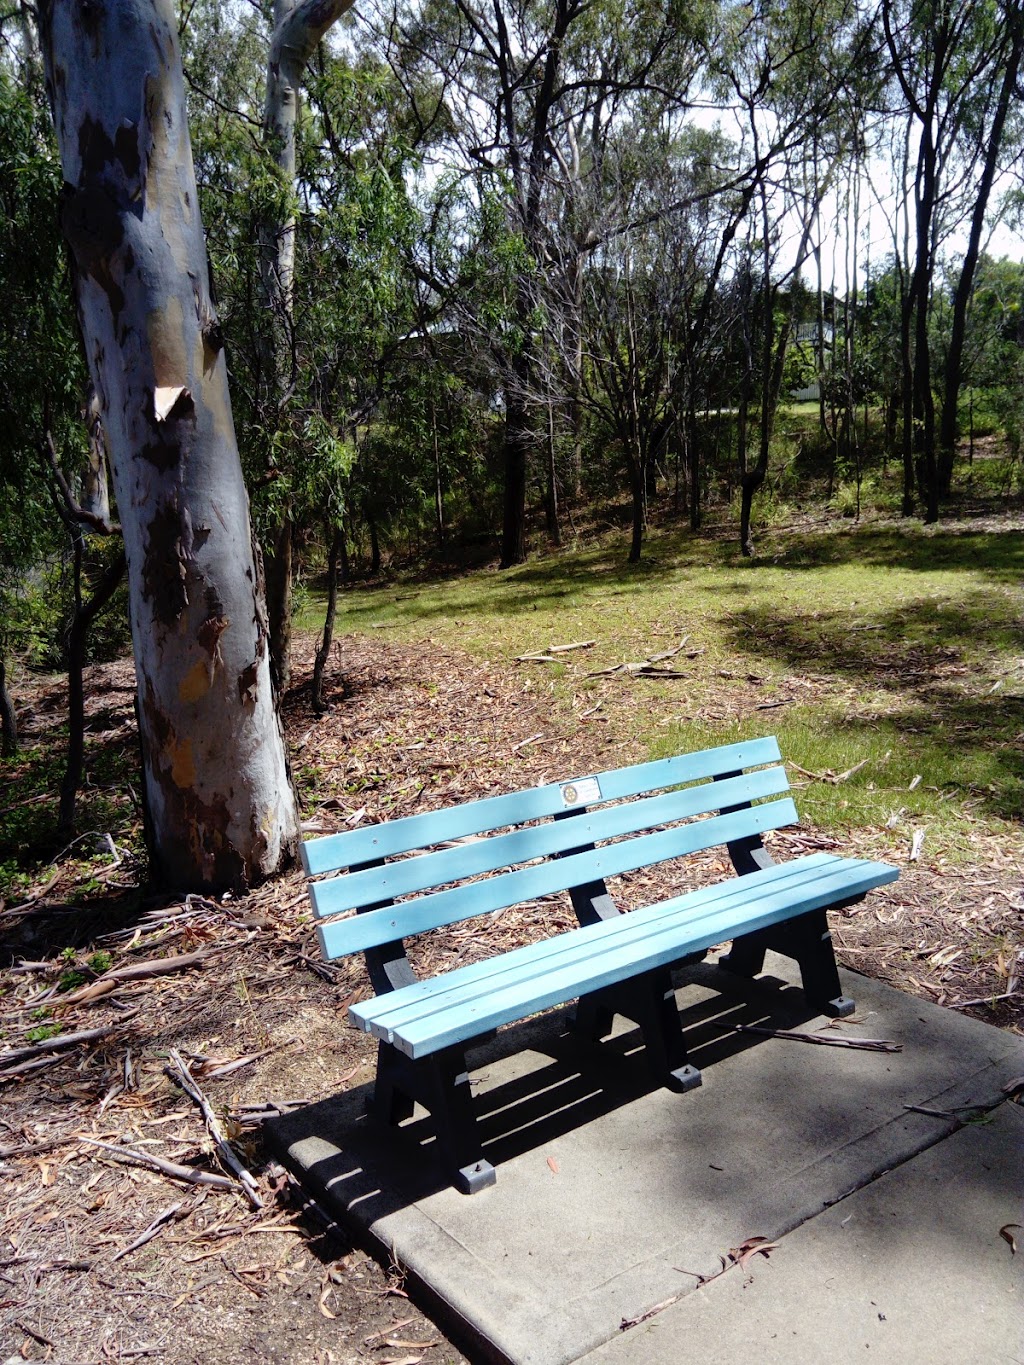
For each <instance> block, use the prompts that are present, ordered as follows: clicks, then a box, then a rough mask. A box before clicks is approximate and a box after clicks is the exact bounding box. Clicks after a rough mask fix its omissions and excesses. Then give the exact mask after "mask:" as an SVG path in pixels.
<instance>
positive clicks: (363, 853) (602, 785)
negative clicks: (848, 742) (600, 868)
mask: <svg viewBox="0 0 1024 1365" xmlns="http://www.w3.org/2000/svg"><path fill="white" fill-rule="evenodd" d="M780 757H781V756H780V754H779V745H778V741H777V740H776V739H775V738H773V737H767V738H764V739H752V740H743V741H741V742H740V743H739V744H725V745H722V746H720V747H719V748H716V749H705V750H704V751H703V752H701V753H696V754H677V755H675V756H674V757H672V758H662V759H655V760H654V761H653V762H650V763H637V764H634V765H633V766H632V767H629V768H618V769H612V770H610V771H608V772H603V773H596V774H593V775H592V776H590V777H588V778H577V779H574V780H573V781H572V782H571V783H570V782H553V783H549V784H548V785H547V786H544V787H532V788H527V789H526V790H525V791H521V792H510V793H507V794H506V795H502V796H488V797H485V798H484V799H483V800H480V801H468V802H466V803H465V804H464V805H461V806H452V807H450V808H449V809H447V810H438V811H424V812H422V813H421V814H419V815H406V816H403V817H401V818H400V819H398V820H389V821H387V822H385V823H384V824H380V825H373V826H370V827H368V828H367V829H354V830H343V831H342V832H341V833H339V834H328V835H326V836H325V837H324V838H322V839H308V840H306V841H305V842H304V843H303V844H302V845H301V848H300V854H301V858H302V864H303V867H304V868H305V870H306V872H307V873H308V874H309V875H310V876H315V875H317V874H318V873H321V872H337V871H338V870H339V869H340V868H343V867H353V866H355V865H357V864H359V863H368V862H372V861H374V860H376V859H379V858H390V857H393V856H394V855H396V854H399V853H408V852H410V851H412V850H414V849H422V848H428V847H430V846H431V845H433V844H439V843H444V842H446V841H447V840H449V839H462V838H465V837H466V836H467V835H472V834H482V833H484V832H486V831H488V830H492V829H502V828H503V827H504V826H506V825H519V824H522V823H524V822H525V821H528V820H541V819H544V818H545V817H547V816H551V815H555V814H558V813H559V812H561V811H564V810H570V809H572V807H573V804H576V803H573V802H570V801H568V800H567V799H566V796H565V792H566V788H567V787H569V786H576V787H578V788H580V789H581V792H582V793H585V792H586V791H587V790H588V789H592V784H593V783H595V782H596V783H597V786H598V788H599V789H600V792H601V796H600V801H601V802H604V801H620V800H624V799H625V798H627V797H631V796H638V795H640V793H641V792H647V791H654V790H657V789H658V788H661V787H673V786H679V785H681V784H682V783H686V782H697V781H700V780H701V779H704V778H709V777H718V776H720V775H721V774H722V773H731V772H739V771H740V770H741V769H743V768H756V767H761V766H763V765H765V764H768V763H778V762H779V759H780ZM578 804H579V805H588V806H592V805H594V804H596V803H595V802H594V801H592V800H590V799H587V798H585V797H584V798H583V799H581V800H580V801H579V802H578Z"/></svg>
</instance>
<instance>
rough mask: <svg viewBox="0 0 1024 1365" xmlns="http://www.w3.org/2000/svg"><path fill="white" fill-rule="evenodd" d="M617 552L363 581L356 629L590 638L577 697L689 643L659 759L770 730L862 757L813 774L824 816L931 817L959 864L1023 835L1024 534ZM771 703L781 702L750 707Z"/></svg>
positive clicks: (908, 528) (919, 820)
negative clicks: (619, 666)
mask: <svg viewBox="0 0 1024 1365" xmlns="http://www.w3.org/2000/svg"><path fill="white" fill-rule="evenodd" d="M624 560H625V554H624V547H623V545H622V543H621V541H619V540H616V541H615V542H614V544H609V545H606V546H602V547H601V548H598V549H587V550H568V551H563V552H557V553H551V554H548V555H545V556H541V557H539V558H535V559H532V560H531V561H530V562H529V563H528V564H526V565H524V566H522V567H520V568H518V569H515V570H512V571H506V572H499V571H498V570H496V569H486V570H481V571H477V572H473V573H469V574H466V575H464V576H461V577H450V578H446V579H434V580H429V581H414V580H411V579H410V580H400V581H397V582H395V583H393V584H390V585H388V586H386V587H375V588H367V589H356V590H354V591H351V592H349V593H347V594H346V595H345V596H344V598H343V602H342V608H341V624H342V628H343V629H346V630H349V631H353V632H360V631H365V632H367V633H369V632H371V631H376V630H380V629H386V630H387V632H388V635H389V638H393V639H395V640H397V641H414V640H419V641H421V640H424V639H432V640H435V641H436V642H437V643H438V644H439V645H443V646H446V647H452V648H461V649H464V650H466V651H468V652H469V653H471V654H473V655H476V656H477V657H481V658H485V659H489V660H492V661H504V662H505V663H507V665H508V667H509V668H512V669H514V668H517V667H518V665H516V664H514V663H513V662H512V660H513V659H514V656H515V655H517V654H520V653H525V652H527V651H529V650H537V649H543V648H544V647H546V646H547V645H549V644H553V643H559V642H566V641H570V640H582V639H590V638H596V639H597V641H598V643H597V645H596V646H595V647H594V648H593V649H592V650H591V651H589V652H588V654H587V655H586V656H582V655H579V654H576V655H567V656H566V662H565V663H564V664H559V665H553V666H549V667H548V668H547V669H546V670H545V672H544V675H543V677H544V681H545V682H547V683H552V684H553V686H554V691H555V693H556V694H557V695H561V696H562V697H563V699H565V700H566V701H568V700H570V699H571V698H572V697H573V696H576V697H577V698H578V697H580V696H584V697H585V696H586V695H587V694H588V692H594V693H596V692H597V691H598V690H599V689H600V688H601V687H602V686H606V685H607V684H606V680H604V679H601V680H587V679H586V678H585V677H584V674H585V673H586V672H587V671H589V670H591V669H595V668H600V667H608V666H610V665H611V664H614V663H618V662H624V661H627V660H633V659H640V658H644V657H646V656H647V655H650V654H651V653H653V652H655V651H657V650H661V649H665V648H668V647H670V646H671V645H673V644H674V643H675V642H677V641H678V640H679V639H680V638H681V637H682V636H683V635H688V636H689V637H690V645H691V646H692V647H697V648H701V649H703V650H704V653H703V654H702V655H701V656H700V657H699V658H697V659H695V660H693V661H691V662H687V663H686V664H684V665H683V666H684V667H685V668H686V669H687V671H688V674H689V673H691V672H692V680H691V678H690V677H689V676H688V677H687V679H686V680H685V681H682V682H676V683H661V682H653V683H650V684H643V685H644V686H646V687H647V689H648V690H647V692H646V693H645V697H646V698H647V699H648V700H649V704H648V705H647V707H646V708H639V707H636V708H634V709H633V710H632V711H631V712H630V717H631V723H632V724H633V725H635V726H636V727H637V728H638V730H639V734H638V738H639V739H640V740H641V741H642V742H643V744H644V745H646V747H647V748H648V750H649V751H650V753H651V754H652V755H660V754H664V753H668V752H671V751H676V752H678V751H681V750H685V749H689V748H699V747H704V746H706V745H709V744H712V743H718V742H728V741H729V740H732V739H735V738H739V737H742V736H745V735H750V734H756V733H762V734H763V733H767V732H774V733H776V734H778V736H779V740H780V742H781V744H782V748H783V752H784V754H785V755H786V757H787V758H788V759H790V760H791V761H792V762H793V763H795V764H798V765H799V766H800V767H801V768H804V769H806V770H807V771H808V772H809V773H813V774H818V775H827V774H828V773H831V774H835V775H837V774H841V773H845V772H847V770H849V769H851V768H854V767H857V765H858V764H861V765H862V766H861V767H860V768H859V769H858V771H857V772H856V773H854V774H853V775H851V776H850V777H849V778H847V779H846V780H844V781H842V782H841V783H837V784H833V783H831V782H829V781H827V780H826V781H809V783H808V786H807V787H806V790H805V791H804V792H803V793H802V794H801V798H800V805H801V810H802V812H803V813H804V815H805V816H806V818H808V819H810V820H812V821H814V822H815V823H817V824H819V825H822V826H825V827H832V828H837V829H838V828H844V827H853V826H865V825H867V826H874V827H880V826H885V825H886V824H887V823H888V822H893V824H895V825H896V826H899V825H904V826H906V825H908V824H910V823H912V824H913V826H914V827H915V828H919V827H921V826H923V825H927V826H929V828H930V830H931V831H932V832H931V833H930V834H929V843H930V845H931V847H932V848H933V849H934V848H936V847H937V846H938V845H941V847H942V849H943V851H944V852H945V853H947V854H949V855H950V856H954V857H955V856H959V855H960V854H961V853H966V851H967V850H968V849H969V846H970V841H971V837H972V834H974V833H975V832H976V831H977V829H978V827H979V822H982V824H983V825H985V826H986V828H988V829H989V830H991V829H998V828H1000V827H1003V828H1005V827H1007V826H1008V825H1010V824H1012V825H1013V826H1015V827H1019V822H1020V818H1021V813H1022V810H1024V734H1022V731H1024V712H1022V709H1021V701H1022V699H1024V659H1022V658H1021V654H1022V650H1021V629H1020V627H1021V617H1022V609H1024V595H1022V592H1021V586H1020V585H1021V582H1022V580H1024V537H1022V536H1021V535H1020V533H1019V532H1017V531H1012V530H1006V531H986V532H979V531H975V530H971V529H963V530H957V529H955V528H951V527H949V526H946V527H944V528H942V529H938V530H936V529H927V530H926V529H924V528H921V527H920V526H916V525H910V524H908V525H902V524H884V523H876V524H862V525H855V524H852V523H846V524H844V525H841V526H838V527H833V528H826V529H814V530H812V531H804V530H802V529H800V530H785V529H780V530H776V531H773V532H769V533H766V534H764V535H763V536H762V538H761V541H760V544H759V546H758V555H757V557H756V558H755V559H754V560H753V561H744V560H743V559H741V558H740V556H739V554H738V552H737V550H736V549H735V547H734V544H733V542H732V539H731V538H730V539H728V540H726V539H724V538H721V537H717V536H715V535H714V534H712V533H709V534H706V535H704V536H701V537H694V536H691V535H688V534H684V533H682V532H675V531H673V532H665V533H658V534H654V535H652V537H651V539H650V541H649V543H648V545H647V546H646V548H645V555H644V559H643V561H642V562H641V563H640V564H639V565H635V566H630V565H627V564H626V563H625V562H624ZM319 610H322V607H321V606H320V604H319V602H318V601H317V600H316V599H315V598H314V599H313V600H312V601H311V603H310V607H309V610H308V612H307V615H306V618H305V620H304V621H303V624H304V625H305V626H307V627H309V628H311V629H315V628H317V626H318V624H319V622H318V620H317V612H318V611H319ZM615 686H616V687H619V688H622V687H630V686H633V687H636V686H639V684H628V683H626V682H620V683H616V684H615ZM680 689H682V690H680ZM761 698H763V699H764V700H766V701H776V700H782V699H785V700H784V704H783V705H780V706H778V707H777V708H774V709H768V710H757V709H755V708H756V707H757V705H758V704H759V699H761ZM915 779H918V780H917V781H916V782H915ZM1007 833H1009V830H1008V829H1007Z"/></svg>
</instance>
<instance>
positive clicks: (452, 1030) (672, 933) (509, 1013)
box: [349, 855, 899, 1058]
mask: <svg viewBox="0 0 1024 1365" xmlns="http://www.w3.org/2000/svg"><path fill="white" fill-rule="evenodd" d="M781 869H785V871H786V872H788V873H789V874H790V875H789V876H788V877H787V878H779V877H778V876H773V875H772V874H776V873H778V872H779V871H780V870H781ZM898 875H899V874H898V870H897V869H896V868H895V867H891V866H889V865H888V864H886V863H874V862H865V861H862V860H859V859H849V858H835V857H832V856H830V855H816V856H814V857H811V858H802V859H796V860H794V861H793V862H791V863H787V864H782V865H780V867H776V868H769V869H766V870H765V871H764V872H757V873H752V874H750V875H748V876H745V877H743V878H741V879H737V880H736V881H733V882H730V883H727V884H726V885H727V887H728V890H729V893H730V894H728V895H726V896H724V897H723V896H722V895H720V894H718V895H716V894H714V893H715V892H719V893H720V892H721V890H722V887H721V886H718V887H714V888H706V889H705V890H702V891H696V892H690V893H687V894H686V895H684V896H679V897H674V898H673V899H671V900H668V901H663V902H660V903H659V904H656V905H652V906H648V907H646V908H645V909H643V910H637V911H634V912H633V913H632V914H629V915H624V916H622V917H621V920H619V919H617V920H612V921H606V922H604V923H600V924H596V925H592V926H589V927H587V928H585V929H580V930H576V931H574V932H573V933H572V934H567V935H562V936H560V937H558V938H555V939H548V940H544V941H543V942H542V943H540V944H531V945H527V947H526V948H523V949H516V950H513V952H511V953H508V954H505V955H504V956H503V957H501V958H498V959H495V975H494V979H493V981H492V982H490V983H488V982H487V981H486V979H485V978H484V977H483V975H482V974H480V973H477V974H475V975H473V976H470V975H469V973H470V969H469V968H461V969H457V970H456V971H455V972H452V973H449V974H448V976H447V977H438V978H434V981H436V982H437V983H438V985H439V987H440V988H441V993H440V996H439V1000H438V1001H436V1002H433V1004H434V1007H433V1008H431V1007H430V1006H431V1003H432V1002H430V1000H429V999H424V998H423V997H422V996H419V997H418V998H417V999H416V1000H415V1001H414V1002H412V1012H413V1017H411V1018H409V1019H408V1020H406V1021H403V1022H396V1017H395V1014H394V1012H393V1011H392V1012H391V1017H390V1019H389V1020H388V1023H387V1024H386V1025H385V1024H384V1023H381V1024H380V1025H377V1024H376V1017H377V1016H376V1012H375V1007H376V1006H378V1005H379V1004H384V1003H388V1002H389V997H387V996H384V997H377V999H376V1000H372V1001H367V1002H364V1003H363V1004H361V1005H354V1006H352V1007H351V1008H350V1011H349V1013H350V1015H351V1017H352V1018H353V1020H354V1021H355V1022H356V1023H358V1024H359V1025H360V1027H362V1028H364V1029H366V1030H367V1031H370V1032H374V1033H376V1034H377V1036H383V1037H387V1038H388V1040H389V1041H391V1042H393V1043H394V1045H395V1046H396V1047H397V1048H398V1049H399V1050H400V1051H402V1052H405V1053H407V1054H408V1055H409V1056H411V1057H414V1058H415V1057H419V1056H425V1055H428V1054H429V1053H431V1052H434V1051H437V1050H438V1049H440V1048H444V1047H449V1046H452V1045H454V1044H456V1043H459V1042H464V1041H465V1040H466V1039H468V1038H472V1037H474V1036H476V1035H477V1034H480V1033H483V1032H486V1031H488V1030H489V1029H492V1028H497V1027H499V1026H500V1025H502V1024H505V1023H509V1022H512V1021H513V1020H518V1019H521V1018H522V1017H523V1016H524V1014H528V1013H533V1012H534V1011H537V1010H541V1009H546V1008H549V1007H551V1006H553V1005H559V1004H564V1003H565V1001H567V1000H571V999H573V998H575V997H576V996H577V995H579V994H581V993H585V992H589V991H592V990H598V989H601V988H602V987H604V986H608V985H612V984H613V983H615V982H617V981H621V980H623V979H625V978H626V977H630V976H634V975H636V974H637V973H638V972H643V971H648V970H651V969H653V968H655V967H659V966H664V965H666V964H668V963H670V962H672V961H674V960H675V959H676V958H678V957H679V956H681V955H682V954H684V953H687V952H694V951H698V950H700V949H705V948H709V947H711V946H712V945H713V944H715V943H720V942H722V941H723V940H725V939H727V938H731V937H733V936H734V935H735V934H737V933H740V932H742V933H749V932H753V931H755V930H758V929H763V928H766V927H768V926H770V925H773V924H776V923H779V922H780V921H782V920H785V919H789V918H791V917H792V916H793V915H794V914H800V913H804V912H806V911H809V910H815V909H820V908H822V907H825V906H828V905H830V904H833V903H834V902H835V901H837V900H842V899H844V898H847V897H852V896H859V895H862V894H864V893H865V892H866V891H869V890H871V889H872V888H873V887H876V886H881V885H883V884H885V883H886V882H891V881H894V880H895V879H896V878H897V876H898ZM780 883H781V884H780ZM569 940H571V941H572V942H571V944H569V943H568V942H567V941H569ZM564 947H568V948H569V951H568V952H566V951H563V948H564ZM545 948H546V949H547V952H546V953H545V952H544V951H543V950H544V949H545ZM524 964H525V965H524ZM472 966H473V967H481V966H486V964H472ZM520 966H523V971H522V972H518V969H519V967H520ZM517 972H518V979H517ZM460 977H461V980H462V982H465V983H466V984H465V985H464V986H463V985H461V984H460ZM423 984H428V985H429V984H430V983H423ZM415 989H416V988H415V987H408V988H406V990H408V991H413V990H415ZM405 994H406V991H400V992H396V993H395V998H394V1000H393V1001H391V1002H390V1003H391V1004H393V1005H397V1004H399V1003H400V997H402V996H404V995H405ZM424 1007H426V1012H424Z"/></svg>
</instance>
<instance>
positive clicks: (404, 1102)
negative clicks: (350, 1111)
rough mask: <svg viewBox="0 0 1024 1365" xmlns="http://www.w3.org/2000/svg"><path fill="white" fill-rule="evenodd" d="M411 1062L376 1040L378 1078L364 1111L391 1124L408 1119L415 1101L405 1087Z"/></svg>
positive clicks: (410, 1116)
mask: <svg viewBox="0 0 1024 1365" xmlns="http://www.w3.org/2000/svg"><path fill="white" fill-rule="evenodd" d="M411 1069H412V1064H411V1062H410V1061H409V1059H408V1058H407V1057H403V1056H402V1055H401V1054H400V1053H398V1052H396V1051H395V1049H394V1048H393V1047H392V1046H391V1045H390V1044H389V1043H384V1042H380V1043H378V1044H377V1079H376V1081H375V1083H374V1087H373V1094H372V1095H371V1096H370V1099H369V1101H368V1102H367V1105H366V1109H367V1112H368V1113H370V1114H372V1115H373V1117H374V1118H376V1119H379V1120H380V1122H381V1123H386V1124H390V1125H391V1126H392V1127H394V1126H396V1125H397V1124H399V1123H402V1122H403V1121H404V1120H405V1119H411V1118H412V1115H413V1110H414V1108H415V1104H414V1102H413V1098H412V1095H411V1094H410V1093H409V1090H408V1089H407V1087H408V1086H409V1079H410V1073H411Z"/></svg>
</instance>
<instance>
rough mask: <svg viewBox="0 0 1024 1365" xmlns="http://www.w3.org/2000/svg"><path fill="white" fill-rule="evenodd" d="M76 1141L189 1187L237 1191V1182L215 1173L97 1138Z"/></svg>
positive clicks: (83, 1137) (82, 1137)
mask: <svg viewBox="0 0 1024 1365" xmlns="http://www.w3.org/2000/svg"><path fill="white" fill-rule="evenodd" d="M78 1141H79V1142H86V1143H88V1144H89V1146H90V1147H99V1148H101V1149H102V1150H103V1151H104V1152H113V1154H114V1155H115V1156H123V1157H125V1158H126V1159H127V1160H128V1161H134V1162H135V1163H136V1164H137V1165H139V1166H149V1167H151V1168H152V1169H153V1170H154V1171H159V1172H160V1174H161V1175H166V1176H169V1177H170V1178H171V1179H172V1180H184V1181H185V1182H186V1183H187V1184H189V1185H212V1186H213V1188H214V1189H215V1190H234V1191H237V1190H238V1181H237V1180H231V1179H229V1178H228V1177H227V1176H226V1175H217V1173H216V1172H215V1171H199V1170H197V1169H196V1168H195V1167H194V1166H179V1165H178V1164H177V1162H175V1161H164V1160H163V1158H162V1157H158V1156H151V1155H150V1154H149V1152H138V1151H136V1150H135V1148H134V1147H116V1146H115V1145H114V1143H112V1142H101V1141H100V1140H99V1138H91V1137H85V1136H79V1138H78Z"/></svg>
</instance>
